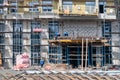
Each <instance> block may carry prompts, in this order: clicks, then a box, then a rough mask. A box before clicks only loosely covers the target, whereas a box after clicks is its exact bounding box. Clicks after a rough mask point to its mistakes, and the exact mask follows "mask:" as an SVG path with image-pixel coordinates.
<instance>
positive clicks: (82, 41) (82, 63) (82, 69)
mask: <svg viewBox="0 0 120 80" xmlns="http://www.w3.org/2000/svg"><path fill="white" fill-rule="evenodd" d="M83 52H84V39H83V38H82V58H81V68H82V70H83V58H84V57H83Z"/></svg>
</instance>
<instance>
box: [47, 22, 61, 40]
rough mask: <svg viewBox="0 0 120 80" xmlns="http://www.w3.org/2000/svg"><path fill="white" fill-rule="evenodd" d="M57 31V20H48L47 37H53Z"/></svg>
mask: <svg viewBox="0 0 120 80" xmlns="http://www.w3.org/2000/svg"><path fill="white" fill-rule="evenodd" d="M58 32H59V23H58V21H49V39H53V38H54V37H55V34H56V33H58Z"/></svg>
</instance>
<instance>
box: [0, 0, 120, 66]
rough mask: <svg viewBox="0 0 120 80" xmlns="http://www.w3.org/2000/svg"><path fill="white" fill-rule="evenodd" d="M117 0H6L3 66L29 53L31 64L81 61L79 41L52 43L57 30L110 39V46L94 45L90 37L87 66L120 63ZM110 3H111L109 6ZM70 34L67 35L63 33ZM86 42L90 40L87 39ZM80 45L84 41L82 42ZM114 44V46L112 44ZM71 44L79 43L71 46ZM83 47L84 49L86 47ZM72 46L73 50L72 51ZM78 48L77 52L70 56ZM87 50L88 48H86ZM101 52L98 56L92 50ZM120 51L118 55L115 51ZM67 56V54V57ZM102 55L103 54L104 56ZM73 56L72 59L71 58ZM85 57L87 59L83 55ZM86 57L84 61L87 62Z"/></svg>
mask: <svg viewBox="0 0 120 80" xmlns="http://www.w3.org/2000/svg"><path fill="white" fill-rule="evenodd" d="M114 5H115V3H114V0H106V1H104V0H5V1H3V3H2V2H1V5H0V19H1V21H0V52H1V55H2V58H1V59H2V66H4V67H5V66H7V67H9V68H12V67H13V66H14V65H15V64H16V55H18V54H22V53H28V54H29V56H30V60H31V65H39V62H40V59H44V60H45V61H46V62H47V63H49V62H50V63H67V64H70V65H72V66H73V67H78V66H79V65H81V64H82V63H81V56H80V54H81V52H82V48H80V46H79V45H76V44H66V45H67V46H64V45H62V44H60V45H57V46H51V45H50V44H49V40H55V37H56V35H57V34H59V35H60V37H62V36H67V37H72V38H77V37H84V38H85V39H89V38H88V37H90V38H101V37H104V38H105V39H107V42H101V43H102V44H103V43H107V44H109V46H105V45H102V46H101V45H99V46H91V45H90V42H89V40H88V47H86V48H85V49H87V50H86V51H87V52H86V53H89V54H90V55H89V56H87V58H88V59H87V66H89V65H90V66H97V63H100V66H104V65H107V64H120V62H119V52H120V51H119V50H120V49H119V47H116V46H119V44H118V43H119V41H120V39H119V37H118V36H119V35H118V34H110V33H111V32H116V31H118V32H119V27H118V26H116V25H117V24H118V23H117V21H116V10H115V8H113V7H109V6H114ZM106 6H108V7H106ZM65 32H66V33H67V34H68V35H65V34H64V33H65ZM86 42H87V41H86ZM80 45H82V43H81V42H80ZM111 45H112V46H111ZM68 46H71V47H72V46H79V47H76V48H71V47H68ZM85 49H84V48H83V51H84V50H85ZM70 50H71V51H70ZM74 50H75V53H73V54H76V55H77V56H76V57H73V56H72V58H74V59H72V58H71V57H68V56H69V55H72V54H70V53H69V52H72V51H74ZM84 52H85V51H84ZM97 53H98V54H100V56H99V55H98V57H100V58H98V57H96V56H93V55H91V54H95V55H96V54H97ZM116 54H118V55H116ZM78 55H79V56H78ZM64 56H65V57H64ZM101 56H102V57H101ZM70 58H71V59H70ZM82 59H85V58H84V57H83V58H82ZM84 62H85V60H83V65H85V63H84Z"/></svg>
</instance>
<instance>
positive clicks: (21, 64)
mask: <svg viewBox="0 0 120 80" xmlns="http://www.w3.org/2000/svg"><path fill="white" fill-rule="evenodd" d="M29 66H30V60H29V55H28V54H27V53H23V54H21V55H17V56H16V66H14V67H13V69H14V70H23V69H26V68H28V67H29Z"/></svg>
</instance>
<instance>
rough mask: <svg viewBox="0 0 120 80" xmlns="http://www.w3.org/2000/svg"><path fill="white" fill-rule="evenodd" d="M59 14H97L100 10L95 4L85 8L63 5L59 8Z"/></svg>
mask: <svg viewBox="0 0 120 80" xmlns="http://www.w3.org/2000/svg"><path fill="white" fill-rule="evenodd" d="M59 14H72V15H75V14H78V15H97V14H98V10H97V9H96V8H95V6H86V7H84V8H81V7H80V6H77V7H75V6H72V9H71V7H69V6H67V8H64V7H63V6H62V7H60V8H59Z"/></svg>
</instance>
